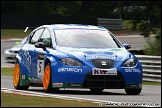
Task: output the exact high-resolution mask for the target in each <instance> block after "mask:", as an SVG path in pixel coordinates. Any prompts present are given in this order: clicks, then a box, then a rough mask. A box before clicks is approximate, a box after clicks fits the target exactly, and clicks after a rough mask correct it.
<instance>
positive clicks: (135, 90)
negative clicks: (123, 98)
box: [125, 89, 142, 95]
mask: <svg viewBox="0 0 162 108" xmlns="http://www.w3.org/2000/svg"><path fill="white" fill-rule="evenodd" d="M141 90H142V89H125V92H126V93H127V94H128V95H138V94H140V93H141Z"/></svg>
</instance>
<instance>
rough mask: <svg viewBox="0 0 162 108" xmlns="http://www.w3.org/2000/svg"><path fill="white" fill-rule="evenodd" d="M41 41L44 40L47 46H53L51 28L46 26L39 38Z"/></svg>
mask: <svg viewBox="0 0 162 108" xmlns="http://www.w3.org/2000/svg"><path fill="white" fill-rule="evenodd" d="M39 41H40V42H43V43H44V44H45V46H46V47H51V46H52V41H51V36H50V32H49V30H48V29H47V28H46V29H45V30H44V32H43V34H42V36H41V38H40V39H39Z"/></svg>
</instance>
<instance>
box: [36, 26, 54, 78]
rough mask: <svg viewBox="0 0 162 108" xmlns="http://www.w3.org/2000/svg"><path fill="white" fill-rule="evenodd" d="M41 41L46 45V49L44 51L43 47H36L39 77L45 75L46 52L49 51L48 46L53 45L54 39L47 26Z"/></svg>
mask: <svg viewBox="0 0 162 108" xmlns="http://www.w3.org/2000/svg"><path fill="white" fill-rule="evenodd" d="M38 41H39V42H43V43H44V45H45V47H46V49H47V50H46V51H44V50H43V49H42V48H35V49H36V50H35V51H36V52H37V54H38V55H37V77H38V78H43V75H44V69H45V65H44V61H45V58H44V57H45V54H47V52H48V48H51V47H52V41H51V35H50V31H49V30H48V28H45V30H44V31H43V33H42V35H41V37H40V38H39V40H38Z"/></svg>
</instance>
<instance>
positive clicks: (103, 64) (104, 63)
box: [92, 59, 114, 69]
mask: <svg viewBox="0 0 162 108" xmlns="http://www.w3.org/2000/svg"><path fill="white" fill-rule="evenodd" d="M92 63H93V65H94V66H95V67H96V68H102V69H109V68H112V67H113V66H114V60H111V59H93V60H92Z"/></svg>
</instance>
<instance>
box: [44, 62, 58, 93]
mask: <svg viewBox="0 0 162 108" xmlns="http://www.w3.org/2000/svg"><path fill="white" fill-rule="evenodd" d="M43 89H44V91H45V92H46V93H50V92H57V91H58V90H59V88H52V73H51V64H50V63H48V64H47V65H46V67H45V70H44V76H43Z"/></svg>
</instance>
